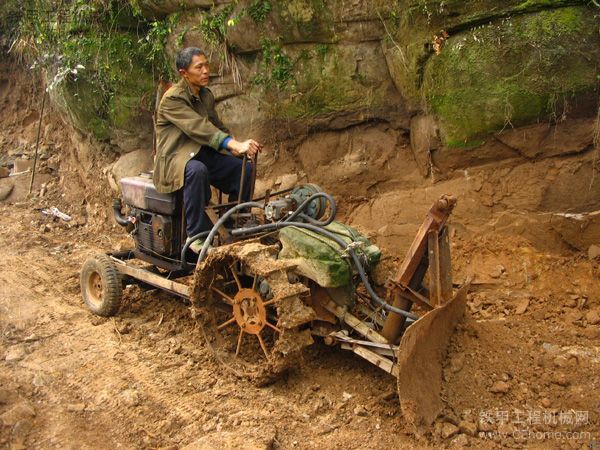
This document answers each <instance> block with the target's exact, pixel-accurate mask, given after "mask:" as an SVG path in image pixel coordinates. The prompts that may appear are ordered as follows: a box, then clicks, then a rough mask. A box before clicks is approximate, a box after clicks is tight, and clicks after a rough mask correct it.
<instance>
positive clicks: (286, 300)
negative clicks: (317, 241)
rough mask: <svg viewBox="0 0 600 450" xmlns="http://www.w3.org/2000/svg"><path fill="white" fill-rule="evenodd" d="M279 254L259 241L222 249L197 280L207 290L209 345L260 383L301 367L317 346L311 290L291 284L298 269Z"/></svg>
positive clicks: (229, 364) (205, 323)
mask: <svg viewBox="0 0 600 450" xmlns="http://www.w3.org/2000/svg"><path fill="white" fill-rule="evenodd" d="M276 254H277V249H276V248H274V247H270V246H265V245H262V244H260V243H256V242H252V243H247V242H246V243H240V244H232V245H230V246H226V247H220V248H217V249H215V250H214V251H213V252H212V253H211V255H210V256H209V258H208V259H207V261H206V263H204V265H203V266H202V268H199V269H197V272H196V279H195V286H198V285H204V286H205V288H204V289H203V290H202V291H203V292H202V293H201V295H199V296H198V298H197V300H198V302H197V304H198V305H199V306H200V308H201V310H202V318H203V320H202V324H203V330H204V334H205V336H206V340H207V343H208V345H209V347H210V348H211V349H212V350H213V351H214V354H215V356H216V358H217V360H218V361H219V362H221V363H222V364H223V365H224V366H225V367H226V368H228V369H230V370H231V371H233V372H234V373H235V374H237V375H240V376H245V377H249V378H252V379H254V380H255V381H257V382H259V383H263V382H268V381H270V380H272V379H273V378H274V377H276V376H277V375H278V374H280V373H282V372H284V371H286V370H287V369H289V368H291V367H293V366H295V365H297V364H299V359H300V357H301V351H302V349H303V348H304V347H306V346H308V345H310V344H311V343H312V337H311V335H310V330H309V329H308V327H307V325H308V324H309V323H310V322H311V321H312V320H314V318H315V314H314V311H313V310H312V308H310V307H308V306H306V305H305V304H304V302H303V301H302V298H301V297H302V296H304V295H308V294H309V292H310V291H309V289H308V288H307V287H306V286H304V285H303V284H301V283H290V282H289V281H288V275H287V272H288V271H289V270H291V269H292V268H293V267H294V266H293V264H291V263H289V262H287V261H281V260H277V259H276ZM195 303H196V302H195Z"/></svg>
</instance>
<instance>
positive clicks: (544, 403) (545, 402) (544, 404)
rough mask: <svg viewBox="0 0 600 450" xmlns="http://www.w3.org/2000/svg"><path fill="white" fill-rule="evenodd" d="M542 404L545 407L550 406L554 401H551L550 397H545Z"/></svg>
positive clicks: (541, 401)
mask: <svg viewBox="0 0 600 450" xmlns="http://www.w3.org/2000/svg"><path fill="white" fill-rule="evenodd" d="M540 404H541V405H542V406H543V407H544V408H550V406H552V401H550V399H549V398H548V397H544V398H543V399H541V400H540Z"/></svg>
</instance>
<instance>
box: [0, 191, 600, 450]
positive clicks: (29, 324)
mask: <svg viewBox="0 0 600 450" xmlns="http://www.w3.org/2000/svg"><path fill="white" fill-rule="evenodd" d="M35 206H36V204H34V203H30V202H24V203H21V204H17V205H5V206H2V208H1V209H0V247H1V248H2V249H3V250H2V258H1V260H0V268H1V270H0V311H1V315H0V330H1V332H2V337H1V339H0V357H1V362H0V386H1V387H0V419H1V420H2V425H1V428H0V445H2V446H3V447H6V448H32V447H37V448H59V447H60V448H147V447H161V448H165V447H167V448H181V447H186V446H188V448H224V447H239V448H400V447H402V448H422V447H432V448H433V447H436V448H437V447H439V446H444V447H446V446H448V447H454V448H461V447H465V446H467V445H470V446H473V447H476V448H479V447H488V448H493V447H498V448H499V447H503V446H506V445H511V446H513V447H515V448H519V447H523V446H534V447H535V446H536V445H537V446H542V447H547V446H550V447H553V446H554V447H557V448H561V447H565V446H567V448H580V447H581V446H585V445H588V444H589V443H590V442H592V441H593V440H594V439H596V437H597V436H599V433H598V430H599V429H600V427H599V417H600V411H599V403H598V384H599V380H598V378H597V376H596V375H595V374H597V372H598V364H599V363H600V349H599V348H598V338H599V337H600V336H599V333H600V332H599V325H598V323H600V318H598V317H597V315H598V300H599V299H598V297H597V295H598V292H600V283H599V281H598V265H597V263H594V262H593V261H592V262H590V261H588V260H586V259H584V258H581V257H560V256H551V255H542V254H538V253H536V252H535V251H534V250H532V249H531V248H530V247H527V245H526V244H524V243H518V242H511V245H510V246H508V247H506V246H504V245H503V244H505V243H502V244H501V243H498V242H496V243H494V242H489V241H486V242H481V241H478V242H468V243H467V242H462V241H461V240H460V239H458V240H457V245H456V246H455V251H456V254H457V258H456V259H457V271H458V274H459V276H462V275H461V274H464V273H467V272H469V271H470V272H473V268H474V267H476V268H477V270H476V271H475V272H476V278H475V284H474V290H473V292H472V294H471V295H470V300H469V305H468V312H467V317H466V320H465V322H464V323H463V324H462V325H461V326H460V328H459V330H458V332H457V334H456V336H455V338H454V340H453V342H452V346H451V351H450V354H449V358H448V364H447V366H446V368H445V371H444V379H445V388H444V399H445V401H446V403H447V408H446V411H445V413H444V415H443V416H442V417H440V420H439V421H438V423H437V424H436V426H435V428H434V429H433V431H432V432H431V433H429V432H425V431H424V432H423V434H422V436H415V435H411V434H409V433H408V432H407V431H405V430H406V429H405V427H404V423H403V420H402V418H401V415H400V411H399V406H398V399H397V396H396V387H395V380H394V379H392V378H391V377H390V376H388V375H387V374H385V373H383V372H380V371H379V370H378V369H376V368H375V367H372V366H370V365H369V364H368V363H366V362H364V361H362V360H360V359H358V358H356V357H353V356H352V355H351V354H349V353H344V352H343V351H340V350H336V349H331V348H328V347H326V346H324V345H322V344H319V345H315V346H313V347H312V348H311V349H310V351H309V352H308V353H307V354H306V357H305V363H304V365H303V366H302V367H299V368H298V370H296V371H294V372H293V373H291V374H289V375H288V376H287V377H285V378H283V379H281V380H279V381H278V382H276V383H275V384H273V385H271V386H268V387H263V388H258V387H255V386H253V385H251V384H249V383H248V382H246V381H243V380H239V379H236V378H234V377H232V376H231V375H229V374H228V373H226V372H223V371H222V370H221V369H220V368H219V366H218V365H217V364H216V363H215V362H214V361H213V359H212V358H211V356H210V353H209V352H208V351H207V349H206V348H205V347H204V346H203V341H202V336H201V333H200V332H199V330H198V328H197V326H196V324H195V322H194V321H193V320H192V319H191V318H190V315H189V312H188V308H187V306H186V305H185V304H183V303H182V302H181V301H178V300H177V299H175V298H172V297H169V296H167V295H164V294H160V293H158V292H157V291H147V292H142V291H140V290H139V289H138V288H131V287H130V288H128V289H127V290H126V294H125V302H124V306H123V308H122V310H121V312H120V314H119V315H118V316H117V317H115V318H112V319H103V318H98V317H95V316H92V315H91V314H90V313H89V312H88V311H87V310H86V309H85V308H84V306H83V304H82V301H81V298H80V293H79V280H78V274H79V269H80V267H81V264H82V262H83V260H84V259H85V258H86V257H87V256H88V255H90V254H92V253H94V252H97V251H102V250H107V249H111V248H117V247H119V246H121V245H124V244H123V234H122V231H121V230H115V232H114V233H111V232H109V231H106V230H105V231H104V232H103V233H99V232H98V231H97V230H95V229H93V228H88V227H87V226H70V225H67V224H65V223H63V222H60V221H57V220H55V219H50V218H47V217H45V216H43V215H42V214H40V212H39V211H36V210H35ZM106 228H109V226H107V227H106ZM125 242H126V241H125ZM509 248H510V250H509ZM517 411H521V414H523V416H522V417H523V420H524V424H525V425H526V428H519V425H518V424H516V423H515V422H514V419H515V414H516V413H517ZM549 412H553V414H554V415H553V416H552V417H554V418H555V422H556V423H545V422H544V421H545V420H546V421H548V420H549V419H547V418H546V419H544V417H546V416H544V414H546V415H548V414H549ZM567 413H568V414H570V416H567ZM560 414H562V415H560ZM576 414H577V416H576ZM584 414H585V416H584ZM538 415H539V417H538ZM559 415H560V416H559ZM548 417H550V416H548ZM568 417H569V418H568ZM527 418H529V419H528V420H529V423H527V422H526V420H527ZM559 418H560V420H561V421H562V422H559ZM532 420H535V421H536V422H535V423H532ZM553 420H554V419H553ZM567 420H570V422H569V423H567ZM538 422H539V423H538ZM522 429H525V430H528V432H530V433H533V434H530V435H527V436H526V437H524V435H519V434H518V432H519V430H522ZM516 432H517V434H515V433H516ZM537 432H539V433H542V432H544V433H547V432H561V433H567V432H570V433H571V435H570V436H571V438H568V439H567V438H563V437H561V438H560V439H559V438H557V437H556V436H557V435H553V436H550V437H548V435H544V436H541V435H538V436H536V434H535V433H537ZM502 433H504V434H502ZM573 433H578V434H573ZM540 436H541V437H540ZM561 436H562V435H561ZM565 436H566V434H565Z"/></svg>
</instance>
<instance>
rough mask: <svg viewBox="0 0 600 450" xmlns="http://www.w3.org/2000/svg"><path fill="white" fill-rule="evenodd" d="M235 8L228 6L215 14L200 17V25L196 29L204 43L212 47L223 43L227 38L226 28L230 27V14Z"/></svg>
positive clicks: (232, 5)
mask: <svg viewBox="0 0 600 450" xmlns="http://www.w3.org/2000/svg"><path fill="white" fill-rule="evenodd" d="M234 8H235V5H234V4H231V5H228V6H226V7H225V8H223V9H221V10H220V11H217V12H215V13H212V14H211V13H207V14H205V15H204V16H203V17H202V20H201V22H200V24H199V25H198V26H197V27H196V28H197V29H198V30H199V31H200V34H202V37H203V38H204V39H205V40H206V42H207V43H208V44H210V45H212V46H214V47H217V46H219V45H220V44H222V43H224V42H225V38H226V36H227V26H231V25H232V24H231V22H230V21H231V20H234V23H235V19H230V16H231V13H232V12H233V9H234Z"/></svg>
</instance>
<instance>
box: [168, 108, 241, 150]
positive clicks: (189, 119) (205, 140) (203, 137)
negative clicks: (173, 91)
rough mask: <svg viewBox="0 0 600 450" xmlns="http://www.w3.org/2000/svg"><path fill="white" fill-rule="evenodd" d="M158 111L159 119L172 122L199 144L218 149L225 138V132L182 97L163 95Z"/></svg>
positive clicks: (226, 135)
mask: <svg viewBox="0 0 600 450" xmlns="http://www.w3.org/2000/svg"><path fill="white" fill-rule="evenodd" d="M159 113H160V114H159V119H158V120H159V121H161V120H162V119H164V120H166V121H167V122H169V123H172V124H173V125H175V126H176V127H177V128H179V129H180V130H181V131H183V132H184V133H185V134H186V135H187V136H189V138H190V139H193V140H194V141H196V142H198V144H200V145H208V146H210V147H212V148H214V149H215V150H219V147H220V146H221V144H222V143H223V141H224V140H225V138H227V137H228V134H227V133H224V132H223V131H221V130H219V129H218V128H217V127H215V126H214V125H213V124H212V123H211V122H210V120H208V118H207V117H203V116H201V115H200V114H198V113H197V112H196V111H194V109H192V107H191V106H189V105H188V104H187V103H186V102H185V100H183V99H182V98H178V97H164V98H163V99H162V101H161V104H160V110H159ZM230 142H231V141H230Z"/></svg>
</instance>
